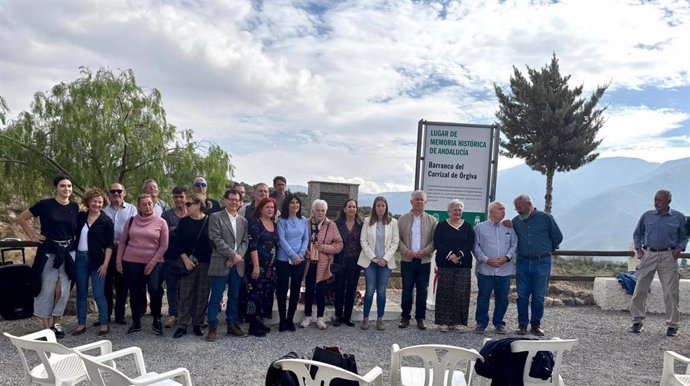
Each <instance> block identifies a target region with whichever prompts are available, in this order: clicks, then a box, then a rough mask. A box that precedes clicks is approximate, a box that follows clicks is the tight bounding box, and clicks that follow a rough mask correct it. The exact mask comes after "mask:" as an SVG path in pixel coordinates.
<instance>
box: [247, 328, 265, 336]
mask: <svg viewBox="0 0 690 386" xmlns="http://www.w3.org/2000/svg"><path fill="white" fill-rule="evenodd" d="M249 335H253V336H255V337H257V338H263V337H264V336H266V332H265V331H263V330H260V329H259V328H257V327H249Z"/></svg>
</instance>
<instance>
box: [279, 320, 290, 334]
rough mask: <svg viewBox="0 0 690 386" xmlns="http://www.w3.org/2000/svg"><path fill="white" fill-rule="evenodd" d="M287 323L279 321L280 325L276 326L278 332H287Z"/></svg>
mask: <svg viewBox="0 0 690 386" xmlns="http://www.w3.org/2000/svg"><path fill="white" fill-rule="evenodd" d="M287 329H288V328H287V322H286V321H284V320H281V321H280V324H278V332H285V331H287Z"/></svg>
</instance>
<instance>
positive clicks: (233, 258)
mask: <svg viewBox="0 0 690 386" xmlns="http://www.w3.org/2000/svg"><path fill="white" fill-rule="evenodd" d="M240 197H241V196H240V193H239V192H238V191H237V190H234V189H230V190H226V191H225V194H224V195H223V206H224V207H225V210H222V211H220V212H216V213H212V214H210V215H209V223H208V237H209V239H210V240H211V245H212V246H213V253H212V254H211V264H210V265H209V268H208V276H209V279H210V280H211V296H210V300H209V303H208V326H209V328H208V335H207V336H206V340H207V341H210V342H213V341H214V340H216V336H217V334H218V311H219V310H220V302H221V300H222V299H223V292H224V291H225V284H228V302H227V309H226V311H225V317H226V322H227V325H228V334H232V335H236V336H245V335H247V332H246V331H243V330H242V329H241V328H240V326H239V323H238V322H239V314H238V307H237V299H238V296H239V292H240V285H241V284H242V277H244V262H245V254H246V253H247V247H248V244H249V233H248V226H247V220H246V219H245V218H244V217H242V216H240V215H239V214H238V213H237V208H238V207H239V205H240Z"/></svg>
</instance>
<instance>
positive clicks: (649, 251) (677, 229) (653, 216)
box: [630, 190, 688, 336]
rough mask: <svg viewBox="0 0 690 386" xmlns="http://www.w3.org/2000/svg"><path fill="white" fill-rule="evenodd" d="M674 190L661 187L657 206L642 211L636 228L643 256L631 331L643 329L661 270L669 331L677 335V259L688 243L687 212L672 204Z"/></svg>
mask: <svg viewBox="0 0 690 386" xmlns="http://www.w3.org/2000/svg"><path fill="white" fill-rule="evenodd" d="M670 204H671V192H669V191H668V190H659V191H657V192H656V194H655V195H654V210H649V211H647V212H645V213H644V214H642V217H640V221H638V223H637V228H635V232H633V241H634V242H635V251H636V252H637V256H639V258H640V266H639V267H637V285H636V286H635V293H633V297H632V302H631V304H630V314H631V315H632V318H633V323H632V325H631V326H630V332H633V333H640V332H642V330H643V324H644V318H645V305H646V302H647V292H648V291H649V286H650V284H651V283H652V279H653V278H654V273H655V272H658V274H659V281H660V282H661V289H662V290H663V292H664V303H665V304H666V318H667V319H666V335H667V336H677V335H678V322H679V321H680V306H679V300H680V297H679V282H680V271H679V270H678V261H677V260H676V259H677V258H678V256H679V255H680V253H681V251H684V250H685V247H686V246H687V244H688V233H687V229H686V226H685V223H686V219H685V216H684V215H683V214H682V213H680V212H678V211H675V210H673V209H671V207H670Z"/></svg>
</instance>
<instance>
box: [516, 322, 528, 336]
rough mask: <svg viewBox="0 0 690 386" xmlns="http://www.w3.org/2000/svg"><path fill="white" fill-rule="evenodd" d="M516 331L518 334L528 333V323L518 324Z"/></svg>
mask: <svg viewBox="0 0 690 386" xmlns="http://www.w3.org/2000/svg"><path fill="white" fill-rule="evenodd" d="M515 333H516V334H518V335H527V325H526V324H520V325H518V329H517V331H515Z"/></svg>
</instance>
